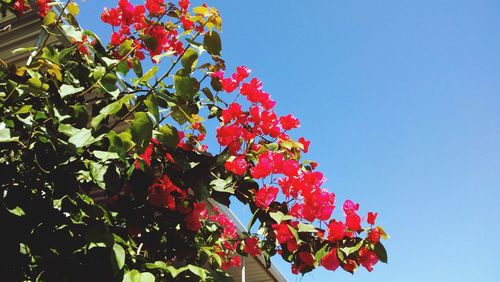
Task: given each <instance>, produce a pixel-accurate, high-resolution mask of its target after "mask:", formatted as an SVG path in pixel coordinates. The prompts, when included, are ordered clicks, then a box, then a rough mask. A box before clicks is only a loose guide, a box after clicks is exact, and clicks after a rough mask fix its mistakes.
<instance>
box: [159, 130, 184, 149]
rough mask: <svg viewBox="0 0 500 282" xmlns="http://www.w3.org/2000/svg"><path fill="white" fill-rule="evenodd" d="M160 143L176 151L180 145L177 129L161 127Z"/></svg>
mask: <svg viewBox="0 0 500 282" xmlns="http://www.w3.org/2000/svg"><path fill="white" fill-rule="evenodd" d="M158 141H160V143H161V144H163V145H164V146H165V147H167V148H171V149H175V148H176V147H177V144H179V132H178V131H177V128H175V127H173V126H171V125H170V124H166V125H164V126H162V127H160V135H159V136H158Z"/></svg>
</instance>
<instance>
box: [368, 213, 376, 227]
mask: <svg viewBox="0 0 500 282" xmlns="http://www.w3.org/2000/svg"><path fill="white" fill-rule="evenodd" d="M377 216H378V213H373V212H369V213H368V219H367V220H366V221H367V222H368V224H370V225H375V220H376V219H377Z"/></svg>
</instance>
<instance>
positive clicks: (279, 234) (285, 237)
mask: <svg viewBox="0 0 500 282" xmlns="http://www.w3.org/2000/svg"><path fill="white" fill-rule="evenodd" d="M272 227H273V229H274V233H275V234H276V240H278V243H279V244H284V243H286V242H288V241H290V240H295V237H294V236H293V233H292V231H291V230H290V228H288V224H286V223H280V224H273V225H272Z"/></svg>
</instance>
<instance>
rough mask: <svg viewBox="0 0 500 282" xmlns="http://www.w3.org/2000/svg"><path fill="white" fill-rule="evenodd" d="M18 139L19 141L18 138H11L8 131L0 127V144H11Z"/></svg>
mask: <svg viewBox="0 0 500 282" xmlns="http://www.w3.org/2000/svg"><path fill="white" fill-rule="evenodd" d="M18 139H19V137H14V138H12V137H11V136H10V129H8V128H1V127H0V143H8V142H13V141H17V140H18Z"/></svg>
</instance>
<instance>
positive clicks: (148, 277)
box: [141, 272, 155, 282]
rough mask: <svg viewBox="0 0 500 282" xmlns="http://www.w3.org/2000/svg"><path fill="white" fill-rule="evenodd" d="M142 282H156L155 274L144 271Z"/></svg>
mask: <svg viewBox="0 0 500 282" xmlns="http://www.w3.org/2000/svg"><path fill="white" fill-rule="evenodd" d="M141 282H155V276H154V275H153V274H151V273H149V272H142V273H141Z"/></svg>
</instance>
